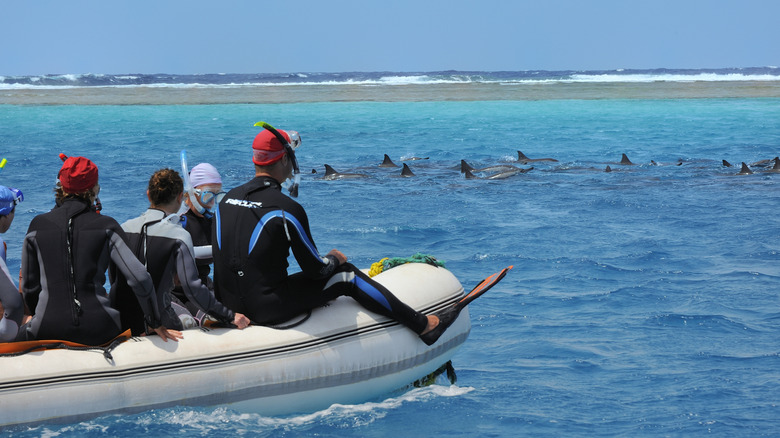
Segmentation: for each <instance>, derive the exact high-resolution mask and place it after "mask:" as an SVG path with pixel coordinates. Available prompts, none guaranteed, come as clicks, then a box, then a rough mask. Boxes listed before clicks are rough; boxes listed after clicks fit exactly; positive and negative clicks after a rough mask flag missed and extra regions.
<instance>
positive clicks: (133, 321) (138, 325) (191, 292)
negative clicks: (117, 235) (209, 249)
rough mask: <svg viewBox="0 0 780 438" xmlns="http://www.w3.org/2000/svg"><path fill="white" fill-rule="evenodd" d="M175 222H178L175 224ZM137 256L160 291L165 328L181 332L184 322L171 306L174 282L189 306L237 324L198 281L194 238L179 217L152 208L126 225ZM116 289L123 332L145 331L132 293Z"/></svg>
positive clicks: (115, 300)
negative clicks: (128, 330)
mask: <svg viewBox="0 0 780 438" xmlns="http://www.w3.org/2000/svg"><path fill="white" fill-rule="evenodd" d="M172 221H174V222H172ZM122 228H123V229H124V230H125V232H126V233H127V238H128V241H129V246H130V248H131V249H132V250H133V253H134V254H135V255H136V256H137V257H138V259H139V260H141V261H142V262H143V263H145V264H146V269H147V270H148V271H149V273H150V274H151V276H152V279H153V280H154V286H155V289H156V290H157V307H158V308H159V309H160V313H161V317H162V323H163V325H164V326H165V327H167V328H171V329H175V330H181V329H183V328H184V327H183V326H182V323H181V320H180V319H179V317H178V315H177V313H176V312H175V311H174V309H173V308H172V306H171V302H172V298H171V290H172V289H173V283H174V278H175V277H176V276H178V278H179V283H180V285H181V287H182V288H183V292H184V294H185V296H186V297H187V300H188V302H189V303H191V304H194V305H196V306H197V308H198V309H200V310H202V311H203V312H205V313H208V314H209V315H211V316H213V317H214V318H216V319H217V320H219V321H220V322H223V323H230V322H232V321H233V318H234V316H235V314H234V313H233V311H231V310H230V309H228V308H227V307H225V306H223V305H222V303H220V302H219V301H217V300H216V299H215V298H214V294H213V293H212V292H211V291H210V290H209V289H208V288H207V287H206V285H204V284H203V283H202V282H201V281H200V279H199V278H198V275H197V274H198V272H197V270H196V268H195V258H194V256H193V252H192V242H191V240H190V235H189V233H187V231H186V230H185V229H184V228H182V226H181V225H180V224H179V216H167V215H166V213H165V212H164V211H162V210H157V209H154V208H150V209H149V210H146V212H145V213H144V214H142V215H141V216H139V217H137V218H135V219H131V220H129V221H127V222H125V223H123V224H122ZM118 278H119V279H120V281H119V282H118V283H117V287H115V288H112V291H111V302H112V304H113V305H114V307H116V308H117V309H119V310H120V312H121V315H122V328H123V329H127V328H130V329H132V332H133V334H141V333H143V332H144V331H145V327H144V320H143V313H142V312H141V309H140V308H139V307H138V302H137V300H136V299H135V297H134V296H133V294H132V291H131V290H129V288H127V287H126V286H124V284H125V283H124V282H123V281H121V279H122V275H121V273H120V275H119V276H118Z"/></svg>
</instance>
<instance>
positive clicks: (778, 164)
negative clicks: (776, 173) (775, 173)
mask: <svg viewBox="0 0 780 438" xmlns="http://www.w3.org/2000/svg"><path fill="white" fill-rule="evenodd" d="M772 170H780V157H775V165H774V167H772Z"/></svg>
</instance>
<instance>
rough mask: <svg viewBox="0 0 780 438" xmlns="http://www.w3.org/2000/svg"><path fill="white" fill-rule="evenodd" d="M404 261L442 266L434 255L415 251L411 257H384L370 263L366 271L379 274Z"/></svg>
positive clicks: (402, 263) (371, 275) (442, 263)
mask: <svg viewBox="0 0 780 438" xmlns="http://www.w3.org/2000/svg"><path fill="white" fill-rule="evenodd" d="M406 263H427V264H429V265H433V266H438V267H440V268H443V267H444V262H442V261H439V260H436V257H434V256H432V255H427V254H422V253H419V252H418V253H416V254H414V255H413V256H411V257H392V258H391V257H385V258H383V259H381V260H379V261H378V262H376V263H374V264H372V265H371V269H370V270H369V271H368V276H369V277H373V276H375V275H377V274H381V273H382V272H384V271H387V270H388V269H392V268H395V267H396V266H400V265H404V264H406Z"/></svg>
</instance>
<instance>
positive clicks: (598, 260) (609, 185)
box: [0, 98, 780, 437]
mask: <svg viewBox="0 0 780 438" xmlns="http://www.w3.org/2000/svg"><path fill="white" fill-rule="evenodd" d="M259 120H265V121H267V122H270V123H271V124H273V125H275V126H277V127H278V128H282V129H284V128H287V129H295V130H297V131H299V132H300V133H301V136H302V138H303V144H302V146H301V148H300V149H299V152H298V159H299V161H300V163H301V168H302V170H303V173H304V176H303V182H302V184H301V189H300V197H299V202H301V203H302V204H303V205H304V206H305V207H306V209H307V211H308V213H309V217H310V221H311V224H312V232H313V235H314V239H315V242H316V243H317V246H318V247H319V249H320V250H321V251H322V252H326V251H327V250H329V249H331V248H339V249H340V250H342V251H343V252H344V253H345V254H347V255H348V256H349V257H350V259H351V260H352V261H353V263H355V264H357V265H358V266H362V267H368V265H370V264H371V263H373V262H375V261H377V260H379V259H380V258H382V257H388V256H389V257H393V256H409V255H412V254H414V253H415V252H423V253H427V254H431V255H434V256H436V257H437V258H438V259H440V260H443V261H445V262H446V264H447V268H448V269H450V270H451V271H452V272H453V273H454V274H455V275H456V276H457V277H458V278H459V279H460V280H461V282H462V283H463V285H464V287H465V288H467V289H469V288H470V287H473V286H474V285H475V284H476V283H477V282H478V281H479V280H481V279H482V278H484V277H485V276H487V275H489V274H491V273H493V272H495V271H497V270H499V269H501V268H503V267H505V266H507V265H514V269H513V270H512V271H511V272H510V274H509V275H508V276H507V277H506V278H505V279H504V280H503V281H502V282H501V283H500V284H499V285H498V286H496V287H495V288H494V289H492V290H491V291H490V292H489V293H488V294H487V295H485V296H484V297H482V298H480V299H479V300H477V301H476V302H474V303H473V304H472V305H471V306H470V312H471V318H472V324H473V328H472V332H471V335H470V337H469V340H468V341H467V342H466V344H465V345H464V346H463V347H462V348H461V349H460V350H459V351H458V352H457V353H456V355H455V357H454V359H453V365H454V367H455V370H456V372H457V377H458V380H457V383H456V384H455V385H450V384H449V382H446V381H442V380H440V381H439V382H438V383H437V384H435V385H433V386H429V387H425V388H416V389H412V388H404V389H401V390H399V391H397V392H395V393H391V394H387V396H385V397H381V398H379V399H376V400H371V401H369V402H366V403H364V404H360V405H351V406H334V407H331V408H330V409H327V410H325V411H321V412H314V413H302V414H300V415H294V416H287V417H264V416H261V415H258V414H252V413H241V412H235V411H233V410H231V409H230V406H218V407H199V408H193V407H175V408H170V409H160V410H153V411H149V412H144V413H140V414H136V415H125V416H119V415H112V416H106V417H102V418H97V419H94V420H90V421H87V422H84V423H79V424H65V425H41V426H34V427H22V428H16V429H13V430H12V431H11V432H13V433H12V435H13V436H141V435H143V436H171V435H185V434H187V435H193V436H206V435H208V436H302V435H306V436H309V435H317V436H339V437H342V436H360V437H365V436H388V435H391V434H392V435H398V436H426V435H437V436H501V437H504V436H692V435H693V436H699V435H712V436H772V435H775V436H776V435H777V434H778V429H779V428H780V406H778V404H780V355H779V354H778V353H780V338H779V337H778V333H779V332H780V308H779V306H780V302H779V300H778V293H779V292H780V253H779V251H780V240H778V232H779V231H780V220H779V219H778V215H777V211H778V207H780V191H779V190H778V184H780V174H774V173H768V172H767V171H766V169H767V168H763V167H760V166H758V165H753V163H756V162H759V161H760V160H766V159H771V158H774V157H775V156H777V155H778V154H780V99H777V98H764V99H761V98H758V99H756V98H752V99H672V98H670V99H655V100H643V99H627V100H620V99H606V100H604V99H601V100H599V99H597V100H539V101H469V102H458V101H453V102H392V103H386V102H323V103H299V104H274V105H158V106H139V105H130V106H125V105H119V106H85V105H71V106H13V105H3V106H0V155H2V157H5V158H7V159H8V165H7V166H6V168H5V169H4V170H3V171H2V172H0V183H2V184H6V185H10V186H15V187H19V188H21V189H22V190H23V191H24V194H25V201H24V203H23V204H21V206H20V208H19V209H18V210H17V215H16V220H15V222H14V225H13V227H12V229H11V230H10V231H9V232H8V233H6V234H5V235H4V236H3V237H4V239H5V240H6V241H7V242H8V246H9V263H8V264H9V268H10V269H11V271H12V272H14V271H15V270H18V268H19V255H20V242H21V240H22V238H23V236H24V232H25V231H26V228H27V225H28V224H29V222H30V220H31V219H32V217H34V216H35V215H36V214H39V213H42V212H44V211H47V210H48V209H49V208H50V207H51V206H52V204H53V195H52V187H53V185H54V182H55V179H56V176H57V171H58V169H59V167H60V165H61V161H60V160H59V158H58V157H57V154H58V153H60V152H64V153H66V154H68V155H84V156H88V157H89V158H91V159H93V160H94V161H95V162H96V163H97V165H98V166H99V168H100V179H101V186H102V191H101V194H100V197H101V200H102V202H103V206H104V210H103V212H104V214H108V215H111V216H113V217H115V218H116V219H117V220H118V221H120V222H122V221H124V220H126V219H128V218H131V217H134V216H137V215H138V214H140V213H141V212H142V211H143V210H144V209H145V208H146V206H147V201H146V197H145V188H146V183H147V181H148V178H149V176H150V175H151V173H152V172H153V171H155V170H157V169H159V168H161V167H172V168H177V167H178V166H179V152H180V151H181V150H182V149H186V150H187V152H188V155H189V157H190V160H191V162H192V164H194V163H197V162H202V161H208V162H211V163H212V164H214V165H216V166H217V167H218V168H219V169H220V171H221V172H222V174H223V178H224V182H225V186H226V187H233V186H235V185H237V184H240V183H242V182H243V181H245V180H247V179H249V178H250V177H251V175H252V171H253V169H252V165H251V161H250V160H251V150H250V148H251V141H252V139H253V137H254V135H255V134H256V133H257V132H258V131H257V129H258V128H254V127H253V126H252V125H253V124H254V122H256V121H259ZM517 150H521V151H523V152H524V153H525V154H526V155H527V156H529V157H531V158H541V157H552V158H556V159H557V160H558V162H555V163H550V162H542V163H533V164H531V165H523V166H522V167H530V166H533V167H534V169H533V170H532V171H530V172H528V173H525V174H521V175H516V176H513V177H511V178H507V179H502V180H487V179H473V180H467V179H465V178H464V176H463V175H462V174H461V173H460V171H459V170H458V169H459V165H460V160H461V159H465V160H467V161H468V162H469V163H470V164H472V165H473V166H474V167H480V166H488V165H493V164H516V165H518V163H516V162H515V160H516V157H517V153H516V151H517ZM622 153H625V154H627V155H628V157H629V158H630V159H631V160H632V161H633V162H634V163H636V164H635V165H633V166H621V165H619V164H616V163H617V162H619V161H620V158H621V154H622ZM383 154H388V155H389V156H390V157H391V158H392V159H393V160H394V161H395V162H396V163H397V164H399V165H401V164H402V163H407V164H409V165H410V167H411V169H412V171H413V172H414V173H415V174H416V176H415V177H412V178H401V177H400V176H399V174H400V168H399V169H385V168H378V167H377V165H378V164H379V163H380V162H381V161H382V157H383ZM413 157H417V158H426V159H424V160H414V161H404V160H406V159H410V158H413ZM651 160H652V161H653V162H655V163H657V165H653V164H651ZM722 160H727V161H729V162H730V163H732V164H734V165H735V167H724V166H723V165H722V162H721V161H722ZM743 161H744V162H745V163H747V164H748V165H751V167H752V169H753V170H754V172H755V173H754V174H752V175H737V172H738V167H739V164H740V163H741V162H743ZM326 163H327V164H330V165H332V166H333V167H334V168H336V169H337V170H340V171H344V172H347V171H348V172H358V173H364V174H366V175H368V176H367V177H366V178H361V179H351V180H342V181H325V180H322V179H321V177H322V174H323V173H324V167H323V166H324V164H326ZM608 165H609V166H610V167H611V169H612V172H605V169H606V166H608ZM312 170H316V171H317V173H311V171H312ZM481 176H487V175H486V174H482V175H481ZM9 402H12V401H8V400H2V401H1V403H2V404H4V403H9Z"/></svg>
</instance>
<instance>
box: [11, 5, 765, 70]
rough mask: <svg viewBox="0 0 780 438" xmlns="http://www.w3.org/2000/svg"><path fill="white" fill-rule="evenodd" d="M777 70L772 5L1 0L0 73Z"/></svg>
mask: <svg viewBox="0 0 780 438" xmlns="http://www.w3.org/2000/svg"><path fill="white" fill-rule="evenodd" d="M779 65H780V1H777V0H733V1H726V0H643V1H635V0H532V1H527V0H473V1H472V0H387V1H378V0H363V1H359V0H275V1H266V0H252V1H250V0H241V1H239V0H235V1H233V0H186V1H181V0H133V1H129V0H22V1H5V0H3V1H2V2H0V76H16V75H40V74H85V73H93V74H123V73H128V74H130V73H148V74H153V73H172V74H200V73H292V72H353V71H382V72H384V71H389V72H427V71H443V70H460V71H476V70H478V71H518V70H612V69H619V68H624V69H648V68H727V67H764V66H779Z"/></svg>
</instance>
